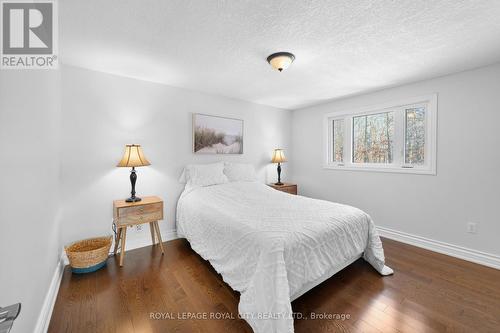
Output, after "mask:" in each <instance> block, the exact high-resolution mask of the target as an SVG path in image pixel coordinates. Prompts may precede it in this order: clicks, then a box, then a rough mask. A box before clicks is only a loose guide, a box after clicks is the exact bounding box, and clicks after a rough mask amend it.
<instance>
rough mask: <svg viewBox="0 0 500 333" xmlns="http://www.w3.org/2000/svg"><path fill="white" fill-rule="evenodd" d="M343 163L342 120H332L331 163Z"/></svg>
mask: <svg viewBox="0 0 500 333" xmlns="http://www.w3.org/2000/svg"><path fill="white" fill-rule="evenodd" d="M343 161H344V120H343V119H339V120H333V162H340V163H342V162H343Z"/></svg>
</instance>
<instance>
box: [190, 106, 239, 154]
mask: <svg viewBox="0 0 500 333" xmlns="http://www.w3.org/2000/svg"><path fill="white" fill-rule="evenodd" d="M193 151H194V153H195V154H243V120H241V119H233V118H226V117H219V116H211V115H207V114H200V113H195V114H193Z"/></svg>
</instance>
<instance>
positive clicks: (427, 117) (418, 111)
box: [325, 95, 437, 174]
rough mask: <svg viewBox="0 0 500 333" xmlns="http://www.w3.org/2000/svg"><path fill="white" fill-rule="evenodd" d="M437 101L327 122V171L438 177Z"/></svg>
mask: <svg viewBox="0 0 500 333" xmlns="http://www.w3.org/2000/svg"><path fill="white" fill-rule="evenodd" d="M436 120H437V95H431V96H423V97H419V98H413V99H410V100H406V101H399V102H394V103H389V104H384V105H379V106H375V107H370V108H363V109H360V110H354V111H348V112H335V113H331V114H328V115H326V116H325V130H326V131H327V133H326V137H327V141H326V142H327V144H326V145H325V146H326V154H325V159H326V164H325V167H326V168H331V169H342V170H371V171H386V172H405V173H421V174H436Z"/></svg>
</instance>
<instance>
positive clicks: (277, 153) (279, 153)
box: [271, 149, 286, 163]
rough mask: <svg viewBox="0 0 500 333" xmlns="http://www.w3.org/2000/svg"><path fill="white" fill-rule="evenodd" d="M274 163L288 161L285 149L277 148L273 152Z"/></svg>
mask: <svg viewBox="0 0 500 333" xmlns="http://www.w3.org/2000/svg"><path fill="white" fill-rule="evenodd" d="M271 162H272V163H283V162H286V158H285V153H284V151H283V149H275V150H274V153H273V159H272V160H271Z"/></svg>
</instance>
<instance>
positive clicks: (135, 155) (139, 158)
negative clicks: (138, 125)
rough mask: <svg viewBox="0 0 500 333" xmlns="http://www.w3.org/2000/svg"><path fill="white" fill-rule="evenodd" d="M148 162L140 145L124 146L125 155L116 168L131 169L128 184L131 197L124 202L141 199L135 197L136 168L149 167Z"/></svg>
mask: <svg viewBox="0 0 500 333" xmlns="http://www.w3.org/2000/svg"><path fill="white" fill-rule="evenodd" d="M150 164H151V163H149V161H148V160H147V159H146V157H145V156H144V153H143V152H142V148H141V145H126V146H125V153H124V154H123V157H122V159H121V161H120V162H119V163H118V165H117V167H129V168H130V167H131V168H132V170H131V171H130V183H131V184H132V191H131V192H130V194H131V197H130V198H128V199H127V200H125V201H126V202H137V201H141V198H139V197H136V196H135V182H136V181H137V175H136V174H135V168H136V167H142V166H147V165H150Z"/></svg>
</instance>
